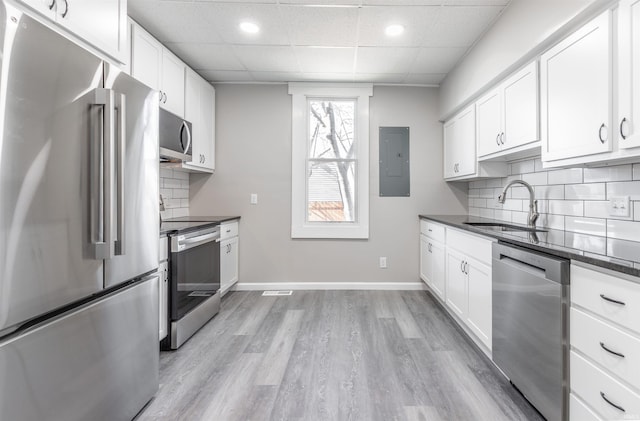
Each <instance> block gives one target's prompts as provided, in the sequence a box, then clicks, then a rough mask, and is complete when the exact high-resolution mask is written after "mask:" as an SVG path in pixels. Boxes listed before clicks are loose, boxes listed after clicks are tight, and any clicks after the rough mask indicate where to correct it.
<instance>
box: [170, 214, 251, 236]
mask: <svg viewBox="0 0 640 421" xmlns="http://www.w3.org/2000/svg"><path fill="white" fill-rule="evenodd" d="M236 219H240V217H239V216H182V217H179V218H171V219H166V220H164V221H162V224H160V235H161V236H163V235H171V234H173V233H175V232H189V231H194V230H196V229H200V228H205V227H207V226H216V225H220V224H222V223H224V222H229V221H233V220H236Z"/></svg>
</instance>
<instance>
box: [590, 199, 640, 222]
mask: <svg viewBox="0 0 640 421" xmlns="http://www.w3.org/2000/svg"><path fill="white" fill-rule="evenodd" d="M634 203H637V202H630V204H629V207H630V212H629V216H627V217H625V216H611V215H609V202H608V201H606V200H603V201H590V200H589V201H585V202H584V216H587V217H590V218H609V219H626V220H630V219H633V208H634V207H635V206H634ZM638 206H640V205H638Z"/></svg>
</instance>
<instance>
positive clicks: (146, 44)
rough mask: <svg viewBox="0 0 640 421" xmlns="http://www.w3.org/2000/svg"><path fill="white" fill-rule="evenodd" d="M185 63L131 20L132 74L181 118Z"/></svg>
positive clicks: (182, 112) (167, 108)
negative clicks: (154, 91) (156, 92)
mask: <svg viewBox="0 0 640 421" xmlns="http://www.w3.org/2000/svg"><path fill="white" fill-rule="evenodd" d="M185 69H186V65H185V64H184V63H183V62H182V61H181V60H180V59H179V58H178V57H176V56H175V55H174V54H173V53H171V51H169V50H167V49H166V48H164V47H163V45H162V44H160V42H159V41H157V40H156V39H155V38H154V37H153V36H152V35H150V34H149V33H148V32H146V31H145V30H144V29H143V28H142V27H141V26H139V25H138V24H137V23H135V22H133V21H131V76H133V77H135V78H136V79H138V80H139V81H140V82H142V83H144V84H145V85H147V86H149V87H150V88H153V89H156V90H158V91H159V93H160V97H159V98H160V106H161V107H162V108H164V109H165V110H167V111H169V112H171V113H173V114H175V115H177V116H179V117H184V111H185V110H184V96H185V92H184V90H185Z"/></svg>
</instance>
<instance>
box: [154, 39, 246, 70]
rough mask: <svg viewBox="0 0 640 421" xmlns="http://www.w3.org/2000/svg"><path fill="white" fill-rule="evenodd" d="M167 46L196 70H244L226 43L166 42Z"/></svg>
mask: <svg viewBox="0 0 640 421" xmlns="http://www.w3.org/2000/svg"><path fill="white" fill-rule="evenodd" d="M165 45H166V46H167V48H169V49H170V50H171V51H173V52H174V53H175V54H176V55H177V56H178V57H180V58H181V59H182V60H184V61H185V62H186V63H189V65H190V67H193V68H194V69H196V70H200V69H209V70H245V68H244V66H243V65H242V63H240V60H238V58H237V57H236V55H235V53H234V52H233V48H232V47H231V46H229V45H226V44H204V43H167V44H165Z"/></svg>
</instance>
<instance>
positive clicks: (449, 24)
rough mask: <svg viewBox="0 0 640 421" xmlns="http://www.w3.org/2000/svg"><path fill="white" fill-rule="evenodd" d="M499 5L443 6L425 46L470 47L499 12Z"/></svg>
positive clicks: (500, 8)
mask: <svg viewBox="0 0 640 421" xmlns="http://www.w3.org/2000/svg"><path fill="white" fill-rule="evenodd" d="M501 10H502V7H501V6H486V7H443V8H442V11H441V13H440V15H439V16H438V21H437V22H436V24H435V26H434V28H433V32H432V33H431V35H430V36H429V38H427V39H426V40H425V42H424V46H425V47H470V46H471V45H472V44H473V43H474V42H475V41H476V40H477V39H478V38H479V37H480V36H481V35H482V34H483V33H484V31H485V30H486V29H487V28H488V27H489V25H490V24H492V23H493V22H494V20H495V19H496V18H497V17H498V15H499V14H500V11H501Z"/></svg>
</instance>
